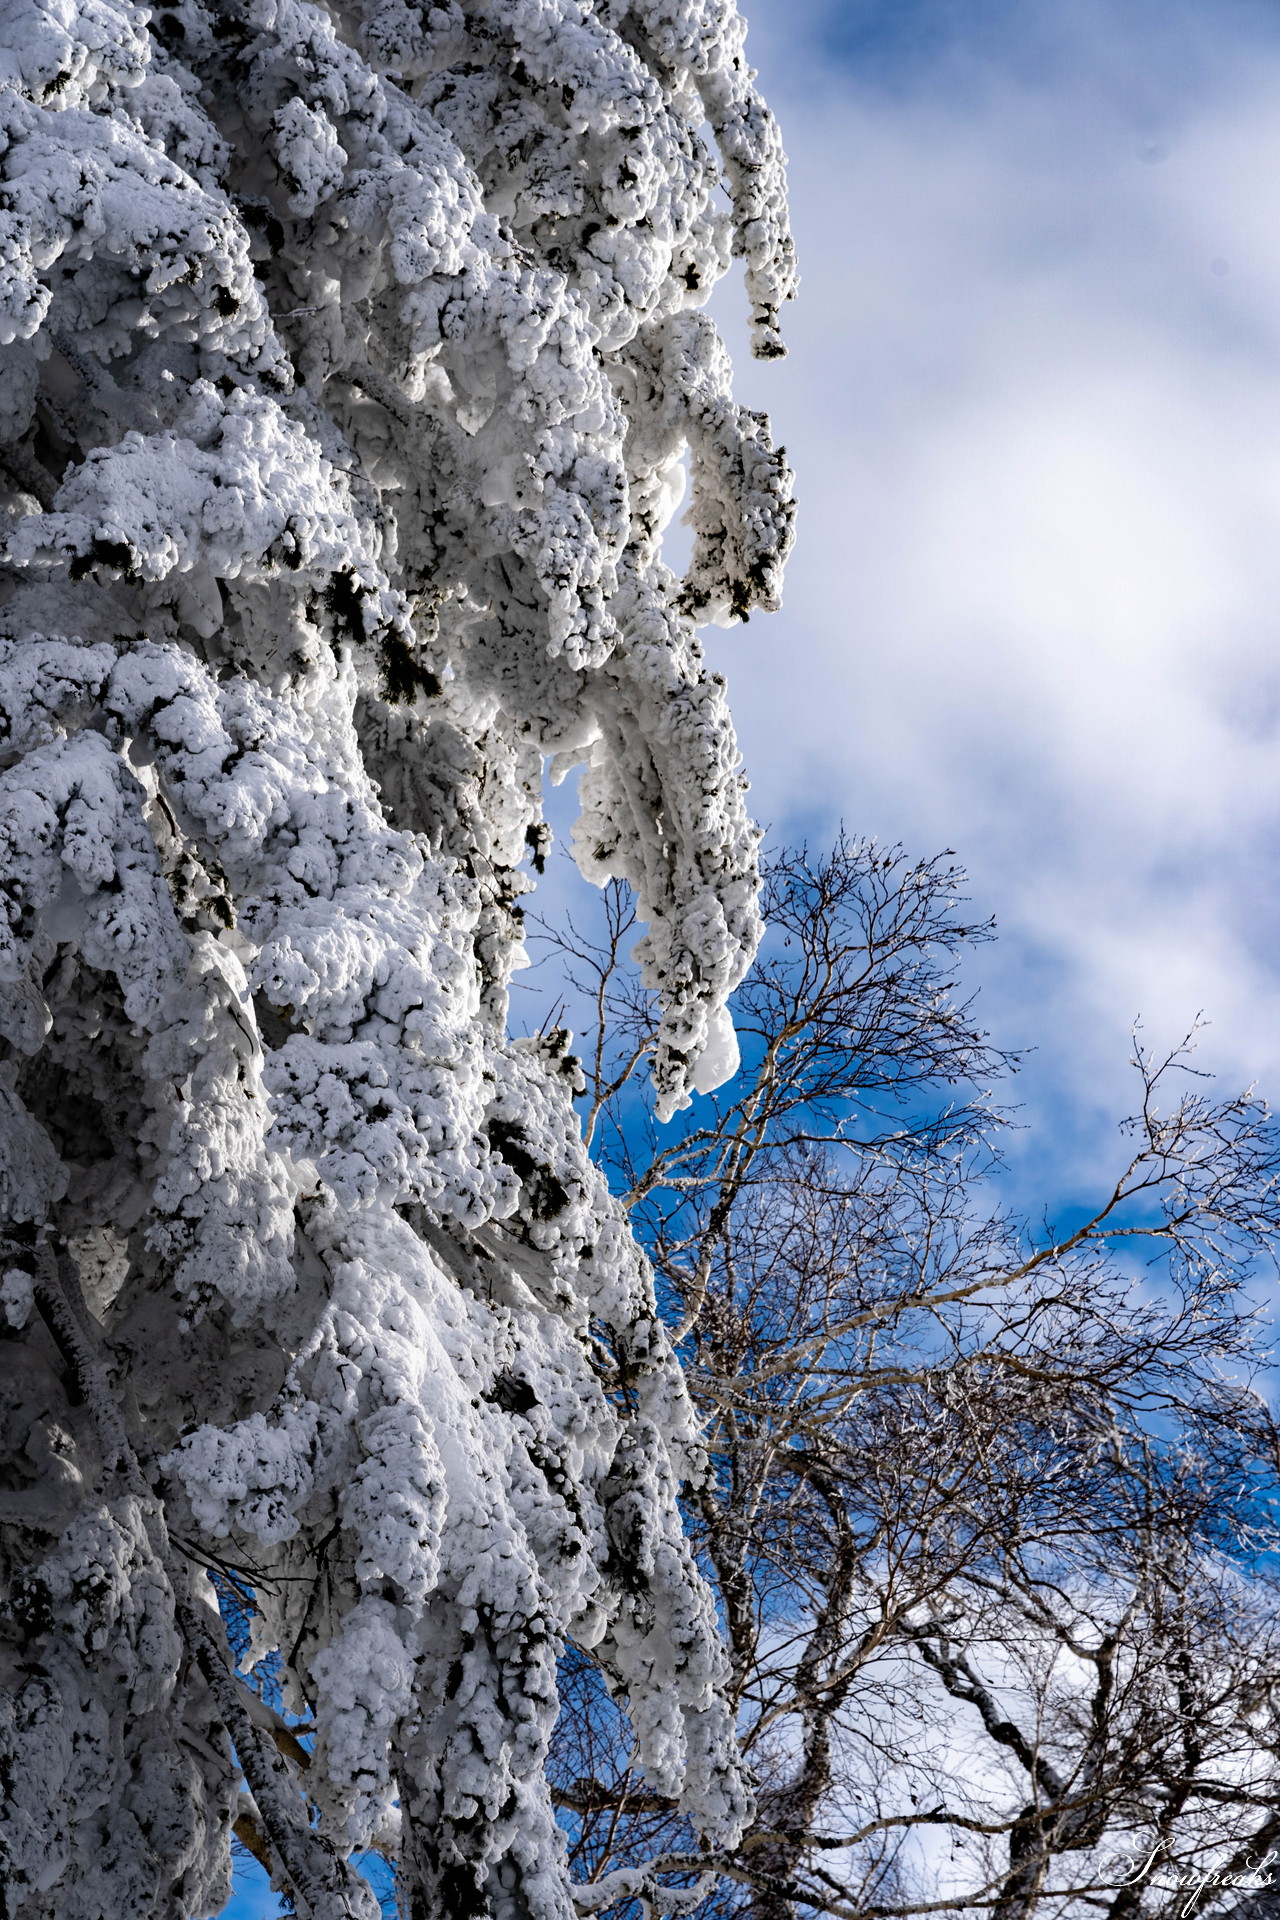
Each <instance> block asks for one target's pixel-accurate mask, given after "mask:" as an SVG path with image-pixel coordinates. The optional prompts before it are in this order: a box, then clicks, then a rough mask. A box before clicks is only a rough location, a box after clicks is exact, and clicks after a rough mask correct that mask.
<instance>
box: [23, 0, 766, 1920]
mask: <svg viewBox="0 0 1280 1920" xmlns="http://www.w3.org/2000/svg"><path fill="white" fill-rule="evenodd" d="M0 118H2V126H3V145H2V154H3V157H2V159H0V171H2V176H3V178H2V184H0V263H2V264H0V342H3V345H2V347H0V482H2V483H3V488H4V491H3V495H2V500H3V505H4V509H5V516H6V570H5V572H4V575H3V600H2V604H0V745H2V747H3V761H2V762H0V769H2V770H0V907H2V908H3V912H2V913H0V994H2V998H0V1031H2V1032H3V1043H4V1053H3V1060H2V1063H0V1197H2V1200H3V1208H4V1214H5V1225H4V1234H5V1245H4V1249H3V1259H2V1260H0V1333H3V1335H4V1337H3V1339H0V1369H2V1371H3V1414H2V1417H3V1439H2V1444H3V1455H2V1458H3V1478H2V1480H0V1523H2V1524H0V1533H2V1548H0V1551H2V1553H3V1583H4V1592H5V1596H6V1602H7V1604H6V1610H5V1613H4V1617H3V1625H2V1629H0V1649H2V1652H0V1659H2V1661H3V1674H2V1676H0V1791H2V1792H3V1796H4V1804H3V1813H2V1816H0V1882H2V1887H3V1890H2V1891H0V1911H2V1912H3V1913H4V1914H5V1915H6V1916H8V1917H9V1920H19V1917H20V1920H53V1916H55V1915H56V1916H57V1920H104V1917H105V1916H111V1917H112V1920H116V1917H117V1916H120V1917H123V1916H125V1915H128V1916H129V1920H150V1917H152V1916H157V1917H159V1916H163V1917H164V1920H187V1916H189V1915H199V1914H207V1913H210V1912H212V1911H215V1910H216V1909H217V1908H218V1907H219V1906H220V1905H221V1904H222V1903H223V1902H224V1901H225V1899H226V1897H227V1894H228V1857H229V1836H230V1833H231V1830H232V1827H233V1824H235V1823H237V1822H238V1823H239V1829H240V1831H242V1832H244V1833H248V1834H251V1835H253V1836H256V1839H255V1842H254V1843H255V1844H257V1845H258V1846H259V1847H260V1848H261V1849H262V1850H263V1851H265V1852H266V1853H268V1854H269V1857H270V1859H271V1861H272V1863H273V1867H274V1870H275V1872H276V1875H277V1880H278V1882H279V1883H287V1884H288V1886H289V1888H290V1889H291V1891H292V1894H293V1897H294V1899H295V1900H296V1903H297V1906H298V1909H299V1911H300V1912H302V1913H303V1914H305V1915H309V1916H311V1917H312V1920H336V1917H337V1916H340V1915H341V1916H367V1915H369V1914H371V1913H374V1912H375V1911H376V1903H375V1902H374V1901H373V1899H372V1895H371V1893H370V1891H369V1889H368V1887H367V1884H366V1883H365V1882H364V1881H363V1880H362V1879H361V1878H360V1877H359V1875H358V1874H356V1872H355V1871H354V1869H353V1868H352V1866H351V1864H350V1862H349V1859H348V1856H349V1854H350V1853H351V1852H352V1850H353V1849H355V1848H358V1847H361V1846H364V1845H368V1844H371V1843H372V1844H375V1845H380V1846H383V1847H385V1848H386V1849H388V1850H389V1851H390V1852H392V1853H393V1854H397V1855H398V1858H399V1861H400V1872H401V1879H402V1885H403V1888H404V1898H405V1901H406V1907H407V1911H408V1912H409V1913H411V1914H413V1915H415V1916H419V1917H420V1920H421V1917H425V1916H427V1915H432V1916H434V1915H436V1914H440V1913H444V1912H446V1911H447V1912H449V1913H450V1914H451V1915H456V1916H458V1920H466V1916H469V1915H472V1914H481V1913H483V1914H487V1915H488V1914H491V1915H493V1916H494V1917H495V1920H507V1916H510V1917H511V1920H516V1917H517V1916H519V1917H520V1920H526V1917H527V1920H550V1917H551V1916H553V1915H554V1916H565V1915H567V1914H568V1913H570V1912H571V1911H572V1906H571V1894H570V1889H569V1885H568V1880H567V1875H566V1872H565V1868H564V1849H563V1846H562V1844H561V1841H560V1838H559V1835H558V1832H557V1829H556V1826H555V1823H554V1819H553V1814H552V1810H551V1805H550V1800H549V1797H548V1791H547V1787H546V1783H545V1778H544V1759H545V1754H546V1749H547V1743H548V1740H549V1737H550V1733H551V1729H552V1724H553V1722H554V1718H555V1714H556V1690H555V1669H556V1658H557V1654H558V1651H559V1649H560V1648H561V1647H562V1646H563V1644H564V1642H565V1640H566V1637H570V1638H572V1639H573V1640H574V1641H575V1642H576V1643H577V1644H579V1645H580V1646H583V1647H587V1648H593V1649H594V1650H595V1654H596V1657H597V1658H598V1659H599V1660H600V1662H601V1663H602V1666H603V1668H604V1670H605V1672H606V1673H607V1674H608V1675H609V1676H610V1681H611V1684H612V1685H613V1686H614V1687H615V1688H616V1690H617V1692H618V1694H619V1697H624V1698H625V1699H626V1700H627V1702H628V1710H629V1713H630V1717H631V1721H632V1724H633V1726H634V1730H635V1739H636V1743H637V1751H638V1753H639V1755H640V1756H641V1758H642V1760H643V1764H644V1766H645V1768H646V1769H647V1773H648V1777H649V1779H650V1780H651V1782H652V1783H653V1784H654V1786H655V1787H656V1788H658V1789H659V1790H660V1791H661V1792H663V1793H666V1794H670V1795H673V1796H678V1797H679V1798H680V1799H681V1803H682V1805H683V1806H684V1808H685V1809H686V1811H687V1815H688V1818H689V1820H690V1822H691V1824H692V1826H693V1827H694V1828H695V1829H697V1830H698V1831H700V1832H701V1833H702V1834H703V1835H704V1836H706V1837H707V1838H708V1839H709V1840H711V1841H712V1842H731V1841H732V1839H733V1837H734V1836H735V1834H736V1833H737V1832H738V1831H739V1830H740V1828H741V1825H742V1822H743V1819H744V1816H745V1814H746V1811H747V1805H748V1795H747V1791H746V1787H745V1785H744V1781H743V1778H742V1776H741V1773H740V1771H739V1767H738V1763H737V1761H736V1759H735V1755H734V1747H733V1742H732V1738H731V1728H730V1726H729V1721H728V1715H727V1711H726V1708H725V1706H724V1703H723V1700H722V1696H721V1691H720V1688H721V1681H722V1675H723V1655H722V1652H721V1649H720V1644H719V1640H718V1637H717V1632H716V1625H715V1617H714V1611H713V1608H712V1606H711V1602H710V1599H709V1595H708V1593H707V1590H706V1588H705V1587H704V1585H703V1583H702V1581H701V1579H700V1578H699V1575H698V1573H697V1570H696V1568H695V1566H694V1564H693V1561H692V1559H691V1556H690V1553H689V1550H688V1548H687V1546H686V1544H685V1542H684V1540H683V1537H682V1533H681V1528H680V1521H679V1514H678V1510H677V1506H676V1491H677V1487H678V1483H679V1479H680V1477H681V1476H688V1475H696V1473H697V1471H698V1465H699V1451H698V1436H697V1430H696V1424H695V1422H694V1420H693V1417H692V1414H691V1411H690V1407H689V1402H688V1400H687V1398H686V1395H685V1392H684V1389H683V1384H682V1380H681V1376H680V1373H679V1369H678V1367H677V1366H676V1364H675V1362H674V1359H673V1357H672V1354H671V1352H670V1349H669V1346H668V1343H667V1341H666V1338H665V1335H664V1332H663V1328H662V1326H661V1323H660V1321H659V1318H658V1315H657V1312H656V1310H655V1304H654V1296H653V1287H652V1281H651V1277H650V1274H649V1271H648V1269H647V1267H646V1265H645V1263H644V1261H643V1259H642V1258H641V1256H640V1255H639V1253H638V1251H637V1249H636V1246H635V1244H634V1242H633V1240H632V1238H631V1235H630V1232H629V1230H628V1227H627V1224H626V1220H625V1216H624V1215H623V1213H622V1212H621V1210H620V1209H619V1208H618V1207H617V1205H616V1204H615V1203H614V1202H613V1201H612V1200H611V1198H610V1196H609V1194H608V1192H607V1190H606V1187H605V1185H604V1183H603V1181H602V1179H601V1177H600V1176H599V1174H598V1173H597V1171H596V1170H595V1169H594V1167H593V1166H592V1164H591V1162H590V1161H589V1159H588V1158H587V1156H586V1154H585V1152H584V1150H583V1147H582V1145H581V1141H580V1137H579V1129H578V1125H577V1122H576V1119H575V1115H574V1110H573V1106H572V1096H573V1093H574V1089H575V1082H576V1067H575V1064H574V1062H573V1060H572V1057H571V1056H570V1055H569V1054H568V1052H567V1041H566V1037H565V1036H564V1035H562V1034H555V1035H550V1036H543V1037H540V1038H538V1039H533V1040H513V1039H510V1038H508V1037H507V1034H506V1012H507V1004H506V990H507V982H508V978H509V975H510V972H511V969H512V967H513V966H514V965H517V964H518V963H519V961H520V958H521V932H520V908H519V904H518V902H519V897H520V895H521V893H522V892H523V891H525V890H526V888H527V886H528V885H529V880H528V878H527V875H526V874H525V873H524V872H523V871H522V861H523V860H524V859H525V857H526V856H527V855H529V854H530V853H532V855H533V860H534V864H535V865H540V861H541V854H542V851H543V848H544V844H545V840H546V829H545V827H544V826H543V824H542V818H541V802H540V789H541V780H542V772H543V764H544V761H545V760H547V759H550V761H551V774H552V777H553V778H559V777H563V775H564V774H565V773H566V772H567V771H569V770H570V769H572V768H575V767H580V768H582V769H583V771H582V774H581V791H582V796H583V815H582V820H581V822H580V825H579V828H578V830H577V837H576V851H577V856H578V860H579V865H580V866H581V868H582V870H583V872H584V873H585V874H586V875H587V876H588V877H589V878H592V879H596V880H599V879H601V878H603V877H605V876H609V875H615V876H622V877H623V878H625V880H626V881H628V882H629V884H630V885H631V887H632V888H633V889H634V891H635V894H636V896H637V899H638V902H639V905H640V908H641V911H642V914H643V916H644V919H645V920H646V922H647V932H646V934H645V938H644V941H643V947H642V960H643V969H644V976H645V979H646V981H647V983H648V985H649V987H650V988H651V989H652V991H653V992H654V994H655V995H656V996H657V999H658V1002H659V1003H660V1006H661V1009H662V1036H661V1043H660V1046H659V1049H658V1053H657V1056H656V1063H655V1074H656V1079H657V1087H658V1093H659V1097H660V1103H661V1106H662V1108H663V1111H664V1112H671V1111H673V1110H675V1109H676V1108H677V1107H679V1106H680V1105H681V1104H683V1103H685V1102H687V1100H688V1098H689V1089H690V1087H694V1088H698V1087H707V1086H710V1085H712V1084H715V1083H716V1082H717V1081H718V1080H719V1079H722V1078H723V1077H724V1076H725V1075H726V1073H727V1072H729V1071H730V1070H731V1068H732V1065H733V1059H734V1050H733V1042H732V1030H731V1028H730V1026H729V1024H728V1020H727V1016H726V1014H725V1013H724V1002H725V998H726V996H727V994H728V993H729V992H730V991H731V990H732V988H733V987H734V985H735V984H736V983H737V981H738V980H739V979H740V978H741V976H742V974H743V972H744V970H745V968H746V966H747V965H748V963H749V961H750V958H751V955H752V952H753V950H754V945H755V942H756V938H757V930H758V921H757V909H756V892H757V881H756V874H755V847H756V836H755V832H754V829H753V828H752V826H751V824H750V822H749V820H748V818H747V816H746V813H745V809H744V788H743V779H742V775H741V772H740V770H739V758H738V753H737V749H736V746H735V743H734V737H733V733H732V729H731V726H730V722H729V719H728V715H727V712H726V708H725V702H724V688H723V684H722V682H721V681H720V679H719V678H718V677H717V676H715V675H713V674H710V673H708V672H707V670H706V668H705V666H704V663H703V659H702V655H701V653H700V650H699V647H698V643H697V640H696V638H695V633H694V628H695V625H696V623H697V622H699V621H706V620H713V621H718V622H721V623H725V624H728V623H732V622H733V621H734V620H735V619H738V618H742V617H745V616H746V614H747V612H748V611H749V609H750V608H752V607H755V606H763V607H766V608H767V607H770V606H772V605H774V604H776V599H777V593H778V585H779V577H780V569H781V565H782V561H783V558H784V556H785V552H786V549H787V546H788V544H789V540H790V532H791V514H792V508H791V503H790V476H789V473H788V471H787V468H786V465H785V462H784V461H783V459H782V457H781V455H780V454H779V453H778V452H776V451H775V450H774V449H773V447H772V445H771V442H770V438H769V433H768V428H767V423H766V422H765V420H764V419H763V418H762V417H761V416H759V415H756V414H752V413H750V412H748V411H746V410H745V409H743V408H741V407H739V406H738V405H736V404H735V402H734V400H733V398H732V395H731V391H730V368H729V363H728V359H727V356H726V354H725V352H724V349H723V347H722V345H721V343H720V341H719V339H718V337H717V334H716V330H715V327H714V325H713V324H712V322H711V321H710V320H709V318H708V317H707V316H706V315H705V314H704V313H703V312H702V311H700V309H701V308H702V306H703V304H704V303H705V300H706V298H707V295H708V293H709V292H710V289H711V287H712V286H713V284H714V283H715V281H716V280H717V278H718V277H719V276H720V275H721V274H722V273H723V272H724V271H725V270H726V268H727V266H728V265H729V263H730V260H731V258H732V256H734V255H737V256H739V257H740V258H742V259H743V260H744V261H745V263H746V274H747V289H748V294H749V297H750V301H751V304H752V313H753V321H754V326H755V341H756V350H757V351H758V352H759V353H761V354H763V355H765V356H769V355H772V354H776V353H778V352H779V351H780V350H781V349H780V343H779V339H778V334H777V328H776V323H777V312H778V308H779V306H780V304H781V303H782V302H783V301H784V300H785V299H787V298H788V297H789V295H790V293H791V292H792V290H793V267H792V258H791V252H790V243H789V240H788V237H787V231H786V224H785V209H784V205H783V172H782V164H783V163H782V153H781V149H780V146H779V143H778V137H777V132H776V128H775V125H774V122H773V121H772V119H771V118H770V116H769V114H768V112H767V110H766V109H765V108H764V106H763V105H762V104H761V102H760V100H759V99H758V97H757V95H756V93H755V91H754V87H753V76H752V74H751V71H750V69H749V68H748V67H747V65H746V64H745V60H744V56H743V30H742V25H741V22H740V21H739V20H738V19H737V18H736V16H735V13H734V10H733V6H732V3H731V0H446V4H443V5H440V6H429V5H421V6H419V5H410V4H407V0H365V4H363V5H361V4H358V3H357V0H352V4H350V5H338V4H333V5H331V6H329V7H327V8H326V7H323V6H319V5H312V4H306V3H305V0H216V4H213V5H209V6H206V5H203V4H201V0H178V4H175V5H172V6H162V7H160V8H158V9H157V10H155V11H153V12H152V13H150V14H148V12H147V11H146V10H145V9H144V8H141V7H136V6H134V5H132V4H130V0H3V4H2V5H0ZM707 129H709V132H707V131H706V130H707ZM716 148H718V157H717V154H716V151H715V149H716ZM686 453H687V455H688V458H689V463H690V466H691V471H692V489H693V498H692V507H691V510H690V511H691V518H692V525H693V528H694V532H695V547H694V553H693V559H692V563H691V566H690V569H689V572H688V575H687V577H686V578H685V579H684V580H683V581H678V580H676V579H675V578H674V576H673V575H672V574H671V573H670V572H669V571H667V569H666V568H665V567H664V566H663V565H662V562H661V558H660V542H661V535H662V530H663V527H664V525H665V524H666V522H667V521H668V519H669V517H670V515H671V513H672V512H673V511H674V509H675V508H676V506H677V505H678V503H679V499H680V494H681V482H682V462H683V460H684V458H685V456H686ZM219 1568H223V1569H227V1570H229V1577H233V1578H235V1579H238V1580H239V1581H240V1591H241V1592H242V1593H245V1592H247V1591H248V1589H249V1588H250V1587H251V1588H252V1591H253V1594H254V1596H255V1601H254V1604H255V1606H256V1608H257V1614H256V1617H255V1619H254V1623H253V1642H252V1649H251V1652H252V1656H253V1657H255V1658H258V1659H261V1658H263V1657H264V1656H267V1655H269V1654H270V1653H271V1651H272V1650H273V1649H278V1650H279V1651H278V1654H277V1655H276V1659H277V1662H278V1665H279V1668H280V1672H281V1677H282V1682H283V1686H284V1705H285V1708H286V1709H287V1710H288V1711H287V1712H285V1713H278V1712H275V1711H273V1710H272V1709H271V1708H270V1707H269V1706H268V1705H267V1704H266V1703H265V1702H264V1700H263V1699H262V1698H260V1697H259V1695H258V1694H256V1693H255V1692H253V1691H252V1690H251V1689H250V1688H249V1687H248V1686H246V1685H245V1683H244V1682H243V1681H242V1680H240V1679H239V1678H237V1677H236V1676H235V1675H234V1674H233V1672H232V1670H231V1664H230V1662H229V1660H228V1656H227V1642H226V1634H225V1631H224V1627H223V1624H222V1622H221V1621H220V1619H219V1617H218V1613H217V1607H216V1603H215V1593H214V1587H213V1585H212V1584H211V1581H210V1579H209V1577H208V1574H207V1572H206V1569H210V1570H212V1571H213V1572H214V1573H215V1574H216V1573H217V1570H218V1569H219ZM294 1715H302V1716H305V1718H304V1719H303V1721H302V1723H301V1728H300V1730H299V1722H298V1721H297V1720H295V1719H294V1718H293V1716H294ZM309 1729H314V1736H315V1737H314V1742H313V1741H312V1740H311V1738H310V1732H309ZM233 1747H234V1751H233ZM237 1762H238V1766H237ZM241 1772H242V1773H243V1787H242V1783H241V1778H240V1774H241ZM588 1904H591V1902H590V1901H588Z"/></svg>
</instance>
